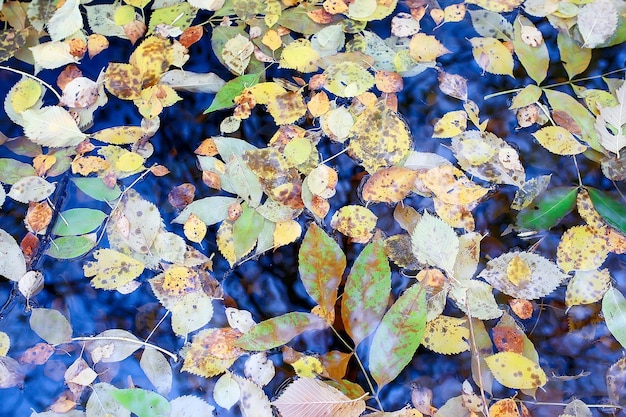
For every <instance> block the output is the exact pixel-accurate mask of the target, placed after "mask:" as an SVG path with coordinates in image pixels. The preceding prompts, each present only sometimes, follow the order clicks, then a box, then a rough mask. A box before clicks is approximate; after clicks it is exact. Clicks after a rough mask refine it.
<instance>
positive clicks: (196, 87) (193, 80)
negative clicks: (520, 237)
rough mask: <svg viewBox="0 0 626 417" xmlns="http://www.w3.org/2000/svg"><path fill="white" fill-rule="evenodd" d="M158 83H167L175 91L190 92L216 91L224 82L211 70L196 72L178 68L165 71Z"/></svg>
mask: <svg viewBox="0 0 626 417" xmlns="http://www.w3.org/2000/svg"><path fill="white" fill-rule="evenodd" d="M159 83H160V84H164V85H169V86H170V87H172V88H173V89H174V90H177V91H188V92H190V93H217V92H218V91H220V89H221V88H222V87H223V86H224V84H226V83H225V82H224V80H222V79H221V78H220V77H218V76H217V75H216V74H214V73H212V72H207V73H197V72H192V71H184V70H179V69H174V70H170V71H167V72H165V73H164V74H163V75H162V76H161V79H160V80H159Z"/></svg>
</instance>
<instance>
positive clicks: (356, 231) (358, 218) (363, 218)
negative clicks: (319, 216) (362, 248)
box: [330, 205, 378, 243]
mask: <svg viewBox="0 0 626 417" xmlns="http://www.w3.org/2000/svg"><path fill="white" fill-rule="evenodd" d="M377 220H378V218H377V217H376V215H375V214H374V213H372V211H371V210H370V209H368V208H366V207H363V206H357V205H348V206H343V207H341V208H340V209H339V210H337V211H336V212H335V214H333V217H332V219H331V220H330V227H332V228H333V229H337V230H338V231H339V232H341V233H343V234H344V235H346V236H348V237H349V238H351V239H352V241H353V242H356V243H367V242H368V241H369V240H370V239H371V238H372V236H373V233H372V232H373V230H374V228H375V227H376V222H377Z"/></svg>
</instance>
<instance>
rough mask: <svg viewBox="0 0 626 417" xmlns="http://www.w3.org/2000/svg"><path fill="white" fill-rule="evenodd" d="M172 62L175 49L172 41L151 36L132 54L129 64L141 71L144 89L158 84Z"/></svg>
mask: <svg viewBox="0 0 626 417" xmlns="http://www.w3.org/2000/svg"><path fill="white" fill-rule="evenodd" d="M172 61H174V49H173V48H172V44H171V43H170V41H169V40H168V39H163V38H160V37H158V36H149V37H147V38H146V39H144V40H143V42H141V44H140V45H139V46H138V47H137V49H135V51H134V52H133V53H132V55H131V56H130V60H129V64H130V65H132V66H134V67H136V68H138V69H139V71H141V76H142V81H143V83H142V88H145V87H149V86H151V85H154V84H156V82H157V81H158V79H159V77H160V76H161V74H163V73H164V72H165V71H166V70H167V69H168V68H169V66H170V65H171V64H172Z"/></svg>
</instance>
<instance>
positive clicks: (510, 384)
mask: <svg viewBox="0 0 626 417" xmlns="http://www.w3.org/2000/svg"><path fill="white" fill-rule="evenodd" d="M485 361H486V362H487V366H489V369H491V372H493V376H494V377H495V378H496V380H498V382H500V383H501V384H502V385H504V386H505V387H507V388H513V389H532V388H538V387H541V386H543V385H545V383H546V374H545V373H544V372H543V370H542V369H541V368H540V367H539V365H537V364H536V363H535V362H533V361H532V360H530V359H528V358H526V357H524V356H522V355H520V354H519V353H514V352H500V353H496V354H495V355H492V356H489V357H488V358H485Z"/></svg>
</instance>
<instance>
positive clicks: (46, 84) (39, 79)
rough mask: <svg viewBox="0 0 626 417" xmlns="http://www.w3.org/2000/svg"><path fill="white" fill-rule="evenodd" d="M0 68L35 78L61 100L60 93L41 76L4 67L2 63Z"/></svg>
mask: <svg viewBox="0 0 626 417" xmlns="http://www.w3.org/2000/svg"><path fill="white" fill-rule="evenodd" d="M0 69H3V70H7V71H11V72H14V73H16V74H21V75H23V76H24V77H28V78H32V79H33V80H35V81H37V82H40V83H41V84H43V85H44V86H46V88H47V89H48V90H50V91H52V93H54V95H55V96H57V98H58V99H59V101H61V95H60V94H59V93H57V91H56V90H55V89H54V88H53V87H52V86H51V85H50V84H48V83H47V82H45V81H44V80H42V79H41V78H39V77H37V76H35V75H32V74H29V73H27V72H24V71H20V70H18V69H15V68H11V67H5V66H4V65H0Z"/></svg>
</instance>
